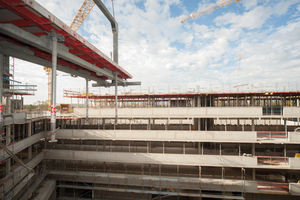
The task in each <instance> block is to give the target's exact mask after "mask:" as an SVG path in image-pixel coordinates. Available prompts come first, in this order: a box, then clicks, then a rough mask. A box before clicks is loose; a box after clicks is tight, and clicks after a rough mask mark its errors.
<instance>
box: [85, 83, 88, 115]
mask: <svg viewBox="0 0 300 200" xmlns="http://www.w3.org/2000/svg"><path fill="white" fill-rule="evenodd" d="M85 80H86V84H85V92H86V93H85V104H86V113H85V114H86V117H85V118H86V120H88V119H89V80H88V79H85Z"/></svg>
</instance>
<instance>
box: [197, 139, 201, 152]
mask: <svg viewBox="0 0 300 200" xmlns="http://www.w3.org/2000/svg"><path fill="white" fill-rule="evenodd" d="M200 153H201V142H198V154H200Z"/></svg>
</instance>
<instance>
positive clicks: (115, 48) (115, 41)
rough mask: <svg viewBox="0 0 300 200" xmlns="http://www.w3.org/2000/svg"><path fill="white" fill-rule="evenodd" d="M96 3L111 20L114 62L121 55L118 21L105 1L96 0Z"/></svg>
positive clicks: (117, 60)
mask: <svg viewBox="0 0 300 200" xmlns="http://www.w3.org/2000/svg"><path fill="white" fill-rule="evenodd" d="M94 2H95V4H96V5H97V6H98V8H99V9H100V10H101V11H102V13H103V14H104V15H105V17H106V18H107V19H108V20H109V21H110V24H111V28H112V32H113V59H114V62H116V63H118V62H119V56H118V32H119V30H118V23H117V21H116V20H115V17H114V16H112V15H111V14H110V12H109V10H108V9H107V8H106V6H105V5H104V3H103V2H102V1H101V0H94Z"/></svg>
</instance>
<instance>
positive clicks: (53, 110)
mask: <svg viewBox="0 0 300 200" xmlns="http://www.w3.org/2000/svg"><path fill="white" fill-rule="evenodd" d="M56 69H57V38H56V37H55V36H53V37H52V74H51V130H50V133H51V142H55V134H56Z"/></svg>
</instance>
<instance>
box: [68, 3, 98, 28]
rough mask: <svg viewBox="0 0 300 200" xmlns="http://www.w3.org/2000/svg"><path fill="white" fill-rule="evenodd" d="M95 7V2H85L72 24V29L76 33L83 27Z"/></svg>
mask: <svg viewBox="0 0 300 200" xmlns="http://www.w3.org/2000/svg"><path fill="white" fill-rule="evenodd" d="M94 5H95V2H94V1H93V0H85V1H84V2H83V4H82V6H81V8H80V9H79V10H78V12H77V14H76V17H75V18H74V20H73V22H72V23H71V25H70V28H72V29H73V30H74V31H77V30H78V28H79V27H80V26H81V24H82V22H83V21H84V20H85V19H86V17H87V16H88V15H89V13H90V11H91V10H92V8H93V7H94Z"/></svg>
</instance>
